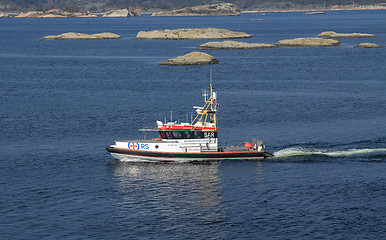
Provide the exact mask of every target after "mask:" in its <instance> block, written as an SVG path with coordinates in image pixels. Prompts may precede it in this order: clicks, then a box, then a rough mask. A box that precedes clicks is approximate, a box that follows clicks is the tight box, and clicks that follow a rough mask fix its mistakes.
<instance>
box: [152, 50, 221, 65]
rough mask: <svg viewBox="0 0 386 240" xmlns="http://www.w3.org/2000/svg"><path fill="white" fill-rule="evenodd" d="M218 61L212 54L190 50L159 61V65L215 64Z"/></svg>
mask: <svg viewBox="0 0 386 240" xmlns="http://www.w3.org/2000/svg"><path fill="white" fill-rule="evenodd" d="M217 63H219V61H218V60H217V59H216V58H214V57H213V56H211V55H209V54H206V53H203V52H191V53H188V54H185V55H183V56H179V57H176V58H171V59H168V60H166V61H163V62H161V63H160V64H161V65H205V64H217Z"/></svg>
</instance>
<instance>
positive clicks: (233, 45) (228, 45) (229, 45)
mask: <svg viewBox="0 0 386 240" xmlns="http://www.w3.org/2000/svg"><path fill="white" fill-rule="evenodd" d="M274 47H276V46H275V45H272V44H266V43H245V42H236V41H223V42H207V43H204V44H201V45H200V46H198V47H197V48H198V49H219V50H225V49H258V48H274Z"/></svg>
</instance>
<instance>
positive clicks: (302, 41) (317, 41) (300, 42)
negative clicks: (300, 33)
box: [275, 38, 340, 47]
mask: <svg viewBox="0 0 386 240" xmlns="http://www.w3.org/2000/svg"><path fill="white" fill-rule="evenodd" d="M339 45H340V42H339V41H337V40H334V39H324V38H294V39H284V40H280V41H278V42H277V43H276V44H275V46H278V47H334V46H339Z"/></svg>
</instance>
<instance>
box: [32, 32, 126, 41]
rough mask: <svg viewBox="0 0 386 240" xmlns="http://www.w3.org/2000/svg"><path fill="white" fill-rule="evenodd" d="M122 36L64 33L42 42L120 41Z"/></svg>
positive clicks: (47, 37) (49, 37)
mask: <svg viewBox="0 0 386 240" xmlns="http://www.w3.org/2000/svg"><path fill="white" fill-rule="evenodd" d="M118 38H121V36H119V35H117V34H115V33H108V32H104V33H97V34H84V33H74V32H69V33H63V34H60V35H50V36H45V37H43V38H42V39H40V40H97V39H118Z"/></svg>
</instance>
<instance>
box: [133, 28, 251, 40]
mask: <svg viewBox="0 0 386 240" xmlns="http://www.w3.org/2000/svg"><path fill="white" fill-rule="evenodd" d="M251 37H253V35H250V34H248V33H244V32H235V31H230V30H227V29H220V28H187V29H174V30H169V29H165V30H154V31H140V32H138V34H137V36H136V38H135V39H153V40H215V39H236V38H251Z"/></svg>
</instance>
